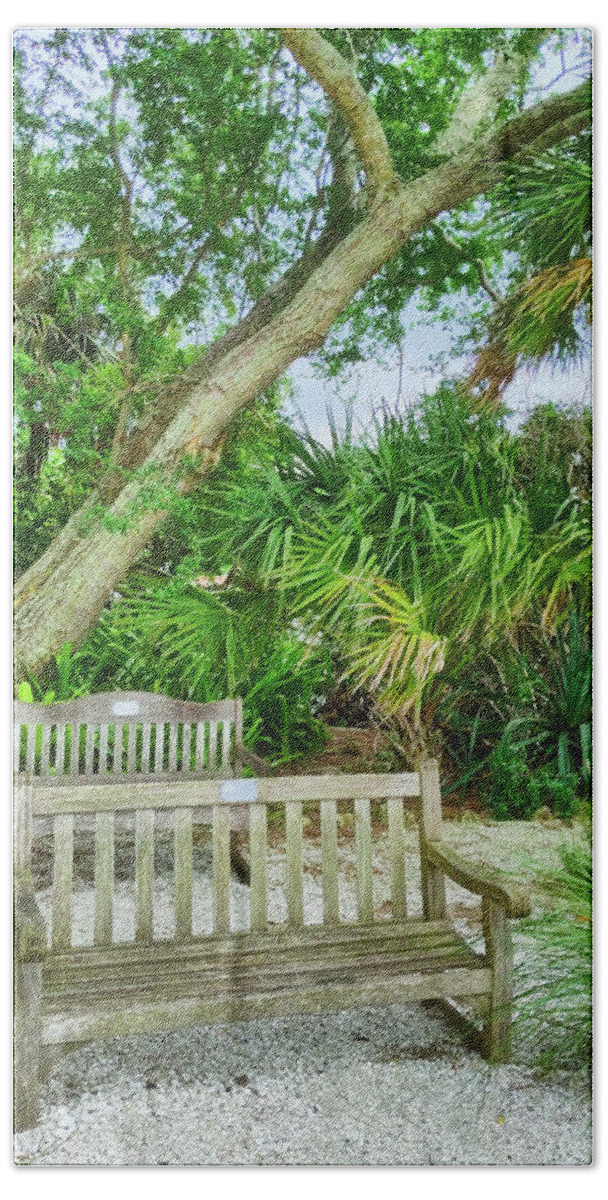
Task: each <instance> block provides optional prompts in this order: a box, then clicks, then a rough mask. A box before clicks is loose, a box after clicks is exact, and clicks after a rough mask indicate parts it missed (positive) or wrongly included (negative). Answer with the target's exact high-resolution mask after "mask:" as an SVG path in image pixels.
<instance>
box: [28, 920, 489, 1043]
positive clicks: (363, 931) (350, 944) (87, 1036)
mask: <svg viewBox="0 0 608 1200" xmlns="http://www.w3.org/2000/svg"><path fill="white" fill-rule="evenodd" d="M489 984H490V972H489V970H488V968H487V966H486V963H485V959H484V957H483V956H482V955H478V954H476V953H474V952H473V951H472V950H471V949H470V947H469V946H468V945H467V943H466V942H465V941H464V939H463V938H461V937H460V935H459V934H458V933H456V932H455V930H454V929H453V927H452V926H451V924H450V923H449V922H448V921H423V920H411V919H410V920H406V921H402V922H399V923H396V922H389V921H386V922H385V923H384V924H383V923H380V922H378V923H376V924H375V925H373V926H369V927H368V928H362V927H359V928H357V927H355V926H345V927H344V928H342V929H340V928H336V929H335V930H330V929H327V928H326V927H323V926H314V925H312V926H308V927H306V928H304V929H303V930H302V931H300V932H299V933H298V934H297V935H296V934H292V933H289V932H288V931H283V930H281V931H280V932H279V931H277V932H273V931H270V932H269V933H266V934H257V935H251V934H240V935H232V936H231V937H229V938H217V937H204V938H199V939H196V940H192V941H191V942H190V943H188V944H184V943H181V944H179V945H176V944H175V943H171V942H166V943H162V942H158V941H157V942H155V943H154V947H153V948H152V947H142V946H135V945H133V946H129V945H128V944H127V945H125V944H124V943H123V944H122V945H116V946H113V947H109V948H108V949H106V950H99V949H94V948H92V947H91V948H89V947H81V948H79V949H73V950H71V951H70V952H69V953H67V954H62V955H53V956H52V957H51V958H49V959H47V961H46V963H45V965H44V968H43V985H42V1022H43V1034H42V1041H43V1044H47V1045H49V1044H53V1043H56V1044H57V1043H63V1044H66V1043H67V1044H73V1043H75V1042H81V1041H88V1040H91V1039H94V1038H102V1037H111V1036H114V1035H124V1034H126V1033H141V1032H146V1031H147V1030H152V1029H154V1030H155V1031H157V1032H160V1031H161V1030H171V1029H177V1028H182V1027H183V1026H184V1025H187V1024H206V1023H207V1022H213V1021H230V1020H245V1019H248V1018H252V1017H257V1016H259V1017H263V1016H264V1017H268V1016H281V1015H284V1014H286V1013H312V1012H323V1011H329V1010H331V1009H333V1010H338V1009H343V1008H348V1007H350V1006H352V1005H358V1004H370V1005H373V1004H390V1003H397V1002H400V1003H402V1002H404V1001H407V1000H421V999H430V998H433V997H434V998H436V997H437V996H441V995H444V996H446V997H447V996H459V995H460V996H472V995H480V994H484V993H487V992H488V989H489Z"/></svg>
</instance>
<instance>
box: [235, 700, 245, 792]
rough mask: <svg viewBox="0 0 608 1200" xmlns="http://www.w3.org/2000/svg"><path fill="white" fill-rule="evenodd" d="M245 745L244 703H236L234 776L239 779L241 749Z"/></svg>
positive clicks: (237, 701) (238, 701) (236, 701)
mask: <svg viewBox="0 0 608 1200" xmlns="http://www.w3.org/2000/svg"><path fill="white" fill-rule="evenodd" d="M242 744H243V701H242V700H240V699H237V700H235V702H234V774H235V776H236V777H237V778H238V776H239V775H240V773H241V766H242V762H241V757H240V747H241V746H242Z"/></svg>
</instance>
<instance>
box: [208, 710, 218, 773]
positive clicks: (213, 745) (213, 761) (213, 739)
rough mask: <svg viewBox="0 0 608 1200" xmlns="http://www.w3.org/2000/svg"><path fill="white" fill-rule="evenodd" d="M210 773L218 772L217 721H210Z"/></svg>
mask: <svg viewBox="0 0 608 1200" xmlns="http://www.w3.org/2000/svg"><path fill="white" fill-rule="evenodd" d="M209 774H210V775H216V774H217V721H210V722H209Z"/></svg>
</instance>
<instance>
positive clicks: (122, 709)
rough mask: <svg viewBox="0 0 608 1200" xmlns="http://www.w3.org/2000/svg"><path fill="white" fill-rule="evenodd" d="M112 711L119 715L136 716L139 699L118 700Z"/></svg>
mask: <svg viewBox="0 0 608 1200" xmlns="http://www.w3.org/2000/svg"><path fill="white" fill-rule="evenodd" d="M112 712H113V713H114V714H115V716H117V717H136V716H137V714H138V712H139V701H138V700H117V701H116V704H115V705H114V707H113V709H112Z"/></svg>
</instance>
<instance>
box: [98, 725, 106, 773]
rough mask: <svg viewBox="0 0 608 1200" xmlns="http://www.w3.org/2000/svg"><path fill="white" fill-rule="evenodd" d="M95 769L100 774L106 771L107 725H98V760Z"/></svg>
mask: <svg viewBox="0 0 608 1200" xmlns="http://www.w3.org/2000/svg"><path fill="white" fill-rule="evenodd" d="M97 770H98V771H99V774H100V775H107V773H108V726H107V725H105V724H104V725H100V726H99V762H98V764H97Z"/></svg>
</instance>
